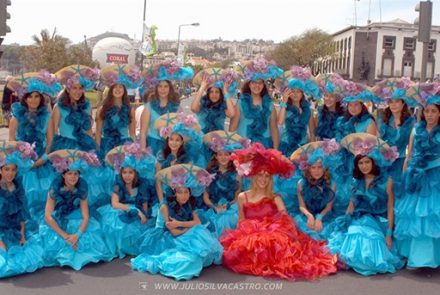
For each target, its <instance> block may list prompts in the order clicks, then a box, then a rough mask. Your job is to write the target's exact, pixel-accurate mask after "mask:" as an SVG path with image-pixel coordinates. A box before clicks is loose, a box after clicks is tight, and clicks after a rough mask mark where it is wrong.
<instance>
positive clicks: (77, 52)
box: [67, 43, 97, 67]
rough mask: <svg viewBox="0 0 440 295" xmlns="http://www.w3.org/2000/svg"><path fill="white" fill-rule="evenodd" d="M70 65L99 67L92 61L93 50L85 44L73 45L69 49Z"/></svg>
mask: <svg viewBox="0 0 440 295" xmlns="http://www.w3.org/2000/svg"><path fill="white" fill-rule="evenodd" d="M67 54H68V57H69V64H80V65H85V66H89V67H95V66H97V62H95V61H93V59H92V50H91V49H90V47H88V46H87V45H85V44H84V43H80V44H76V45H72V46H70V47H69V48H68V49H67Z"/></svg>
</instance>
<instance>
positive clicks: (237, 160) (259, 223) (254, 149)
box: [221, 143, 337, 280]
mask: <svg viewBox="0 0 440 295" xmlns="http://www.w3.org/2000/svg"><path fill="white" fill-rule="evenodd" d="M231 159H232V160H233V161H234V164H235V166H236V168H237V171H238V173H239V174H241V175H243V176H245V177H251V186H250V190H248V191H246V192H242V193H240V194H239V195H238V208H239V209H238V210H239V223H238V228H237V229H236V230H231V231H227V232H226V233H225V234H224V235H223V236H222V237H221V243H222V245H223V247H224V252H223V265H225V266H226V267H228V268H230V269H231V270H233V271H235V272H238V273H244V274H252V275H256V276H264V277H279V278H283V279H292V280H295V279H305V280H312V279H316V278H319V277H323V276H326V275H329V274H331V273H335V272H336V270H337V269H336V262H337V259H335V257H333V256H332V255H331V254H330V253H329V252H328V250H327V247H326V245H325V242H322V241H315V240H313V239H312V238H310V237H309V236H307V235H306V234H304V233H302V232H301V231H300V230H299V229H298V228H297V227H296V225H295V222H294V220H293V219H292V218H291V217H290V216H289V215H288V214H287V213H286V208H285V206H284V203H283V201H282V199H281V197H280V196H278V195H276V194H274V193H273V179H272V176H273V175H274V174H278V175H280V176H281V177H289V176H291V174H292V173H293V170H294V166H293V164H292V163H291V162H290V161H289V160H288V159H287V158H285V157H283V156H282V154H281V153H280V152H279V151H277V150H274V149H265V148H264V147H263V146H262V145H261V144H259V143H255V144H253V145H252V146H251V147H249V148H248V149H244V150H238V151H236V153H235V154H233V155H232V156H231Z"/></svg>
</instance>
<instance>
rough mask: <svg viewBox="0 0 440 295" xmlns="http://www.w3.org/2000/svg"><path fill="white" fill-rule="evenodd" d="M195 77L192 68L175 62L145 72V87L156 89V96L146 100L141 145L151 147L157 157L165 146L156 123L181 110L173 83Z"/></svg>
mask: <svg viewBox="0 0 440 295" xmlns="http://www.w3.org/2000/svg"><path fill="white" fill-rule="evenodd" d="M193 75H194V72H193V70H192V69H191V68H183V67H180V66H179V65H178V64H177V63H176V62H175V61H172V62H165V63H162V64H159V65H156V66H153V67H152V68H149V69H147V70H146V71H145V75H144V78H145V85H146V87H147V88H154V94H152V96H151V97H147V98H146V99H144V100H145V101H147V100H148V102H147V103H146V104H145V107H144V110H143V112H142V115H141V131H140V143H141V145H142V147H143V148H145V147H147V146H149V147H151V149H152V151H153V155H156V154H157V153H158V152H159V151H160V150H161V149H162V148H163V144H164V143H163V141H162V139H161V137H160V135H159V133H158V131H157V130H156V129H155V128H154V122H156V120H157V118H159V117H160V116H162V115H164V114H167V113H175V112H177V111H178V110H179V109H180V97H179V95H178V94H177V92H176V91H175V89H174V86H173V84H172V81H181V80H188V79H191V78H192V77H193ZM145 93H148V91H146V92H145Z"/></svg>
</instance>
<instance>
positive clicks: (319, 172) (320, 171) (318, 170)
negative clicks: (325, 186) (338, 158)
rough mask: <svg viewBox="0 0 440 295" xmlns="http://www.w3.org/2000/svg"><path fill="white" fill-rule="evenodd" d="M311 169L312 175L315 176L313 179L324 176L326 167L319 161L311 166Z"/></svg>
mask: <svg viewBox="0 0 440 295" xmlns="http://www.w3.org/2000/svg"><path fill="white" fill-rule="evenodd" d="M309 171H310V175H311V176H312V177H313V179H314V180H318V179H320V178H321V177H323V176H324V171H325V170H324V167H322V163H321V161H318V162H316V163H315V164H313V165H311V166H310V168H309Z"/></svg>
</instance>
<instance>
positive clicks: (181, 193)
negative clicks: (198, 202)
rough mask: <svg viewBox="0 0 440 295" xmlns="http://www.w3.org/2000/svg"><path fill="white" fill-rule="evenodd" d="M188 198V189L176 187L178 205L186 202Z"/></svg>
mask: <svg viewBox="0 0 440 295" xmlns="http://www.w3.org/2000/svg"><path fill="white" fill-rule="evenodd" d="M189 197H190V193H189V189H188V188H186V187H178V188H177V189H176V200H177V202H178V203H179V204H180V205H183V204H185V203H186V202H188V200H189Z"/></svg>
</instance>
